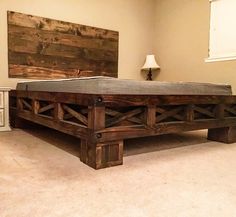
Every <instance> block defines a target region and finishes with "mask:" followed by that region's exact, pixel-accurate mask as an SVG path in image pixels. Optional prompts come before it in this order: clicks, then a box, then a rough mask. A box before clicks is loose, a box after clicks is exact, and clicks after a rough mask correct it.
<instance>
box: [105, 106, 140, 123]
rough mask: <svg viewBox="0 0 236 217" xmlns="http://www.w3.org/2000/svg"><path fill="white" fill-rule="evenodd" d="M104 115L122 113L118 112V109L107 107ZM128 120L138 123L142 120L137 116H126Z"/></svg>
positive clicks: (118, 114)
mask: <svg viewBox="0 0 236 217" xmlns="http://www.w3.org/2000/svg"><path fill="white" fill-rule="evenodd" d="M105 113H106V115H109V116H113V117H115V116H116V117H117V116H120V115H122V113H121V112H118V111H115V110H112V109H109V108H106V112H105ZM127 120H128V121H131V122H133V123H138V124H141V123H142V121H141V120H140V119H139V118H136V117H131V118H127Z"/></svg>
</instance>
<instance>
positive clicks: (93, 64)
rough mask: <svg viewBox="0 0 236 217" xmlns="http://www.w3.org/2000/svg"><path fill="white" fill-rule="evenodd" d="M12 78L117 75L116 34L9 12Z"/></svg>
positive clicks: (9, 49)
mask: <svg viewBox="0 0 236 217" xmlns="http://www.w3.org/2000/svg"><path fill="white" fill-rule="evenodd" d="M7 15H8V64H9V77H10V78H30V79H54V78H73V77H80V76H95V75H105V76H111V77H117V76H118V41H119V33H118V32H117V31H112V30H106V29H101V28H96V27H90V26H85V25H80V24H74V23H69V22H64V21H58V20H53V19H48V18H43V17H37V16H32V15H27V14H22V13H17V12H12V11H8V13H7Z"/></svg>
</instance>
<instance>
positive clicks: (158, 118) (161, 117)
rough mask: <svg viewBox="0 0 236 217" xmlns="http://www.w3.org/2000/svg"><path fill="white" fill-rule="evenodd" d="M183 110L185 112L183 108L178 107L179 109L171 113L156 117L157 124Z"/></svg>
mask: <svg viewBox="0 0 236 217" xmlns="http://www.w3.org/2000/svg"><path fill="white" fill-rule="evenodd" d="M182 110H183V107H182V106H181V107H177V108H174V109H171V110H169V111H166V112H163V113H162V114H161V115H158V116H157V117H156V122H160V121H162V120H165V119H166V118H169V117H172V116H174V115H176V114H177V113H179V112H180V111H182Z"/></svg>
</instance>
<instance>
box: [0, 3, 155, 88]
mask: <svg viewBox="0 0 236 217" xmlns="http://www.w3.org/2000/svg"><path fill="white" fill-rule="evenodd" d="M7 10H10V11H16V12H21V13H26V14H32V15H36V16H42V17H47V18H52V19H57V20H62V21H68V22H73V23H78V24H84V25H89V26H96V27H100V28H105V29H111V30H116V31H119V34H120V38H119V71H118V76H119V78H132V79H143V76H144V75H142V74H141V72H140V68H141V66H142V65H143V63H144V59H145V56H146V54H149V53H152V52H153V49H152V47H153V46H152V45H153V40H154V34H153V33H154V26H155V24H154V23H155V20H154V16H153V15H154V11H155V0H138V1H137V0H50V1H48V0H40V1H39V0H37V1H36V0H0V48H1V52H0V60H1V63H0V86H11V87H15V85H16V82H17V81H18V79H12V78H11V79H10V78H8V57H7V55H8V50H7V49H8V48H7Z"/></svg>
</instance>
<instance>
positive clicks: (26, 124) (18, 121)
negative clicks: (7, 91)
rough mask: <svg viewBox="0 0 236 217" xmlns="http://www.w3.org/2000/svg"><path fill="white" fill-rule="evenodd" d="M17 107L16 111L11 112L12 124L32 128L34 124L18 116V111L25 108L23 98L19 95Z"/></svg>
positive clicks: (17, 126)
mask: <svg viewBox="0 0 236 217" xmlns="http://www.w3.org/2000/svg"><path fill="white" fill-rule="evenodd" d="M16 107H17V109H16V112H14V113H13V112H11V126H12V127H14V128H22V129H27V128H32V126H33V124H31V123H29V122H28V121H26V120H24V119H23V118H20V117H19V116H18V113H19V112H22V111H23V110H24V107H23V102H22V99H21V98H19V97H16ZM13 119H14V120H13Z"/></svg>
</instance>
